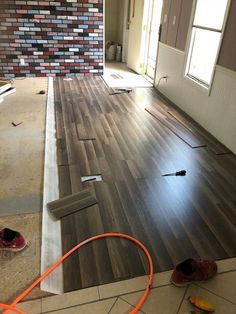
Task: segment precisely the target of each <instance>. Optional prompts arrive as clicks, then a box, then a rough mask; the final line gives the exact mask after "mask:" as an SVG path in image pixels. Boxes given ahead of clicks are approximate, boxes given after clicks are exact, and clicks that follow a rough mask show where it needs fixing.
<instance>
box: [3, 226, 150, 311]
mask: <svg viewBox="0 0 236 314" xmlns="http://www.w3.org/2000/svg"><path fill="white" fill-rule="evenodd" d="M109 237H117V238H124V239H127V240H129V241H131V242H134V243H135V244H137V245H138V246H139V247H140V248H141V249H142V250H143V251H144V253H145V254H146V256H147V259H148V263H149V280H148V285H147V287H146V290H145V292H144V294H143V295H142V297H141V298H140V300H139V302H138V304H137V305H136V306H135V308H134V309H133V310H131V312H130V314H135V313H137V312H138V310H140V309H141V307H142V306H143V304H144V303H145V301H146V299H147V297H148V294H149V292H150V289H151V286H152V282H153V262H152V258H151V255H150V253H149V252H148V250H147V248H146V247H145V246H144V245H143V244H142V243H141V242H140V241H138V240H137V239H135V238H133V237H131V236H129V235H127V234H123V233H113V232H111V233H104V234H100V235H96V236H94V237H91V238H89V239H87V240H85V241H83V242H81V243H79V244H78V245H76V246H75V247H73V248H72V249H71V250H70V251H69V252H67V253H66V254H65V255H63V256H62V257H61V258H60V259H59V260H57V261H56V262H55V263H54V264H53V265H52V266H51V267H50V268H49V269H48V270H47V271H46V272H45V273H43V274H42V276H41V277H39V278H38V279H37V280H36V281H35V282H34V283H32V284H31V285H30V286H29V287H28V288H27V289H26V290H24V291H23V292H22V293H21V294H20V295H19V296H18V297H17V298H16V299H15V300H14V301H13V302H12V304H10V305H7V304H0V308H3V309H4V310H6V311H4V313H5V314H6V313H7V312H9V310H11V311H13V312H15V313H17V314H25V313H24V312H22V311H21V310H19V309H17V308H16V305H17V304H18V303H19V302H20V301H21V300H22V299H24V297H25V296H26V295H27V294H29V293H30V292H31V291H32V290H33V289H34V288H35V287H36V286H37V285H38V284H39V283H40V282H41V281H43V280H44V279H45V278H46V277H47V276H48V275H49V274H50V273H51V272H52V271H53V270H54V269H55V268H57V267H58V266H59V265H60V264H61V263H62V262H63V261H64V260H65V259H67V258H68V257H69V256H70V255H71V254H72V253H74V252H75V251H76V250H78V249H79V248H81V247H82V246H84V245H85V244H87V243H89V242H92V241H95V240H98V239H102V238H109Z"/></svg>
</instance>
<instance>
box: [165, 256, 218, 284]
mask: <svg viewBox="0 0 236 314" xmlns="http://www.w3.org/2000/svg"><path fill="white" fill-rule="evenodd" d="M216 272H217V264H216V262H215V261H210V260H195V259H187V260H185V261H184V262H182V263H180V264H179V265H178V266H176V268H175V269H174V271H173V273H172V276H171V279H170V281H171V282H172V283H173V284H174V285H175V286H186V285H188V284H190V283H192V282H198V281H200V282H201V281H205V280H208V279H210V278H212V277H213V276H214V275H215V274H216Z"/></svg>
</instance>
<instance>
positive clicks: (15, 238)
mask: <svg viewBox="0 0 236 314" xmlns="http://www.w3.org/2000/svg"><path fill="white" fill-rule="evenodd" d="M26 246H27V241H26V240H25V239H24V237H23V236H22V235H21V234H20V233H19V232H17V231H14V230H11V229H8V228H4V229H2V230H0V250H3V251H12V252H19V251H22V250H23V249H24V248H25V247H26Z"/></svg>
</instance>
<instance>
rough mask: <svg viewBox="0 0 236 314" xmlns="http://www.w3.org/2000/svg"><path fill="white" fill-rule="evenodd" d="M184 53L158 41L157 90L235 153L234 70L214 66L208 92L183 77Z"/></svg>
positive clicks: (235, 109)
mask: <svg viewBox="0 0 236 314" xmlns="http://www.w3.org/2000/svg"><path fill="white" fill-rule="evenodd" d="M183 72H184V52H182V51H180V50H177V49H175V48H172V47H169V46H167V45H164V44H162V43H160V45H159V51H158V65H157V74H156V80H155V82H156V84H157V82H158V80H159V78H160V77H161V76H165V75H167V76H168V79H167V82H166V81H165V80H161V82H160V84H159V87H158V90H159V91H160V92H161V93H163V94H164V95H165V96H166V97H168V98H169V99H170V100H171V101H173V102H174V103H175V104H176V105H177V106H179V107H180V108H181V109H182V110H184V111H185V112H186V113H187V114H188V115H189V116H191V117H192V118H193V119H194V120H195V121H197V122H198V123H199V124H200V125H202V126H203V127H204V128H205V129H206V130H207V131H208V132H210V133H211V134H212V135H213V136H215V137H216V138H217V139H218V140H219V141H220V142H222V143H223V144H224V145H226V146H227V147H228V148H229V149H231V150H232V151H233V152H234V153H235V154H236V72H234V71H231V70H228V69H226V68H223V67H220V66H216V72H215V77H214V80H213V84H212V90H211V93H210V95H206V94H205V93H204V92H203V91H202V90H201V89H199V88H197V87H196V86H194V85H192V84H191V83H190V82H189V80H188V79H186V78H184V76H183Z"/></svg>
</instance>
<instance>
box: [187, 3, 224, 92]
mask: <svg viewBox="0 0 236 314" xmlns="http://www.w3.org/2000/svg"><path fill="white" fill-rule="evenodd" d="M196 1H197V4H196V10H195V15H194V20H193V25H192V33H191V41H190V46H189V51H188V59H187V60H188V61H187V65H186V76H188V77H190V78H191V79H192V80H194V81H196V82H197V83H200V84H202V85H204V86H205V87H209V86H210V84H211V80H212V77H213V72H214V68H215V64H216V60H217V56H218V51H219V45H220V42H221V38H222V29H223V24H224V19H225V15H226V9H227V4H228V1H229V0H196Z"/></svg>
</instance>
